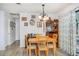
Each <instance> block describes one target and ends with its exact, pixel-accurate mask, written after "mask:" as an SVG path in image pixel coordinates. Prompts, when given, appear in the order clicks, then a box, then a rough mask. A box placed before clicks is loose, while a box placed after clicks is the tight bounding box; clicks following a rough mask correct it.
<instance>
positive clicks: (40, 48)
mask: <svg viewBox="0 0 79 59" xmlns="http://www.w3.org/2000/svg"><path fill="white" fill-rule="evenodd" d="M41 51H45V54H46V55H48V48H47V45H46V41H45V40H44V41H43V40H42V41H39V42H38V55H40V52H41Z"/></svg>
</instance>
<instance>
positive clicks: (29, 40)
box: [28, 36, 56, 55]
mask: <svg viewBox="0 0 79 59" xmlns="http://www.w3.org/2000/svg"><path fill="white" fill-rule="evenodd" d="M41 41H45V42H48V41H50V42H51V41H53V46H54V48H53V51H54V55H55V54H56V41H55V40H54V39H53V38H51V37H49V36H38V37H36V38H29V39H28V42H29V43H38V42H41Z"/></svg>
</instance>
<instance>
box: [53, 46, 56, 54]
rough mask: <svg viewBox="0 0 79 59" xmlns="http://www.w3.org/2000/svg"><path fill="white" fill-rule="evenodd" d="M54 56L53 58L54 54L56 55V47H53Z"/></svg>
mask: <svg viewBox="0 0 79 59" xmlns="http://www.w3.org/2000/svg"><path fill="white" fill-rule="evenodd" d="M53 50H54V56H55V54H56V45H54V49H53Z"/></svg>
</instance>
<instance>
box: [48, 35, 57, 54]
mask: <svg viewBox="0 0 79 59" xmlns="http://www.w3.org/2000/svg"><path fill="white" fill-rule="evenodd" d="M56 42H57V34H53V38H49V40H48V41H47V47H48V49H52V51H53V53H54V55H55V53H56Z"/></svg>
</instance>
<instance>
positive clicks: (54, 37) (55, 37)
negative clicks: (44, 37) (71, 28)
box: [52, 34, 57, 42]
mask: <svg viewBox="0 0 79 59" xmlns="http://www.w3.org/2000/svg"><path fill="white" fill-rule="evenodd" d="M52 38H53V39H54V40H55V41H56V42H57V34H53V36H52Z"/></svg>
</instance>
